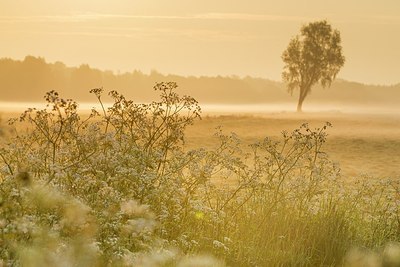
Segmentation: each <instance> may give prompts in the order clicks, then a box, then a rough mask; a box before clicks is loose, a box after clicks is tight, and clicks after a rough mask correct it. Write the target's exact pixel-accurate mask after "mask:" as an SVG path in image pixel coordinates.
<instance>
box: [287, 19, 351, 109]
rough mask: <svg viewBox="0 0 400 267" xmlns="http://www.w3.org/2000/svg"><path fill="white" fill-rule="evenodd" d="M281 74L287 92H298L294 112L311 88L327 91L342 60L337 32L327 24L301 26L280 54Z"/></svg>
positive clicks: (300, 107) (314, 23) (316, 23)
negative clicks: (281, 61)
mask: <svg viewBox="0 0 400 267" xmlns="http://www.w3.org/2000/svg"><path fill="white" fill-rule="evenodd" d="M282 60H283V62H284V63H285V66H284V68H283V72H282V78H283V81H284V82H286V83H287V86H288V91H289V92H290V93H291V94H293V91H294V90H295V89H299V90H300V95H299V102H298V104H297V111H298V112H301V111H302V105H303V102H304V99H305V98H306V96H307V95H308V94H309V93H310V92H311V88H312V86H313V85H315V84H317V83H320V84H321V85H322V87H324V88H325V87H329V86H330V85H331V83H332V81H333V80H334V79H335V78H336V75H337V74H338V72H339V70H340V68H341V67H342V66H343V65H344V62H345V58H344V56H343V54H342V46H341V38H340V32H339V31H338V30H334V29H332V27H331V25H330V24H329V23H328V22H327V21H326V20H322V21H316V22H311V23H309V24H307V25H304V26H303V27H302V28H301V30H300V35H297V36H296V37H294V38H293V39H292V40H291V41H290V43H289V45H288V47H287V49H286V50H285V51H284V52H283V54H282Z"/></svg>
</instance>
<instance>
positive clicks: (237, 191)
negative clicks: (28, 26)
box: [0, 83, 400, 266]
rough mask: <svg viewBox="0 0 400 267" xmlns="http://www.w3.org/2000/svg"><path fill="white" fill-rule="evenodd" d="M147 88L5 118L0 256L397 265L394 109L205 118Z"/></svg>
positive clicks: (59, 102) (30, 260) (51, 99)
mask: <svg viewBox="0 0 400 267" xmlns="http://www.w3.org/2000/svg"><path fill="white" fill-rule="evenodd" d="M155 89H156V91H157V92H158V93H159V94H160V99H159V100H156V101H155V102H152V103H149V104H135V103H134V102H132V101H131V100H129V99H126V98H125V97H124V96H123V95H121V94H119V93H117V92H111V93H110V95H111V97H112V99H113V100H114V103H113V105H112V106H111V107H110V108H100V109H98V110H96V111H93V112H92V113H91V114H81V113H79V110H78V106H77V103H76V102H74V101H72V100H64V99H63V98H62V97H61V96H59V95H58V94H57V93H56V92H54V91H52V92H49V93H47V94H46V101H47V103H48V104H49V106H48V108H47V109H46V110H35V109H28V110H27V111H26V112H25V113H23V114H22V115H21V116H20V117H18V118H17V119H15V120H13V121H11V125H5V124H3V128H2V129H3V131H2V141H1V148H0V156H1V161H0V162H1V163H0V166H1V169H0V189H1V197H0V215H1V216H0V258H1V259H2V260H1V261H0V263H1V264H2V265H6V266H7V265H11V266H13V265H14V266H398V264H399V263H400V245H399V241H400V197H399V195H400V182H399V172H398V170H397V169H396V166H398V163H399V162H400V159H399V155H398V153H397V151H399V148H400V139H399V137H398V136H399V133H400V130H399V129H398V127H397V125H398V122H399V117H397V116H396V115H388V114H386V115H384V114H379V115H377V114H375V115H372V114H346V113H340V112H339V113H338V112H334V113H332V112H324V113H303V114H294V113H287V112H286V113H264V114H255V115H248V114H235V115H226V114H225V115H222V114H211V113H207V114H201V112H200V106H199V104H198V103H197V101H196V100H195V99H193V98H192V97H189V96H179V95H178V94H177V93H176V92H175V89H176V84H175V83H158V84H157V85H156V86H155ZM91 92H92V93H93V95H94V97H97V99H98V100H99V103H100V106H103V105H102V97H103V95H104V94H105V92H103V90H102V89H93V90H92V91H91ZM200 117H202V119H200Z"/></svg>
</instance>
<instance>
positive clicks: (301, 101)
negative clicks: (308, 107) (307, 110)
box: [297, 98, 304, 112]
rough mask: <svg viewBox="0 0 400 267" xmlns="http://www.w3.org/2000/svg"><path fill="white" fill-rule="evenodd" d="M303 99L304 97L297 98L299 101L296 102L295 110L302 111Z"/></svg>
mask: <svg viewBox="0 0 400 267" xmlns="http://www.w3.org/2000/svg"><path fill="white" fill-rule="evenodd" d="M303 101H304V99H301V98H299V102H298V103H297V112H303V110H302V106H303Z"/></svg>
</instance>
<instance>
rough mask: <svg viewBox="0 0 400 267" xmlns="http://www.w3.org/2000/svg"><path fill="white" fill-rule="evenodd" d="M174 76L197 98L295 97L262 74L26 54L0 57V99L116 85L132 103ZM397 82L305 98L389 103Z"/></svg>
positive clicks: (347, 85) (72, 94)
mask: <svg viewBox="0 0 400 267" xmlns="http://www.w3.org/2000/svg"><path fill="white" fill-rule="evenodd" d="M161 81H175V82H177V83H178V85H179V88H180V89H179V90H180V94H188V95H191V96H193V97H195V98H196V99H197V100H199V101H200V103H226V104H228V103H229V104H239V103H243V104H252V103H254V104H259V103H270V102H275V103H277V102H292V101H293V102H296V100H297V96H293V97H292V96H290V94H288V93H287V91H286V88H285V85H284V84H283V83H281V82H276V81H271V80H267V79H262V78H252V77H245V78H240V77H236V76H229V77H221V76H217V77H204V76H202V77H193V76H189V77H184V76H177V75H163V74H161V73H158V72H157V71H152V72H151V73H150V74H145V73H142V72H140V71H137V70H135V71H132V72H126V73H121V74H120V73H118V74H116V73H114V72H112V71H101V70H98V69H94V68H91V67H90V66H89V65H87V64H83V65H81V66H79V67H68V66H66V65H65V64H64V63H62V62H55V63H47V62H46V61H45V59H44V58H41V57H39V58H37V57H33V56H27V57H25V59H24V60H23V61H19V60H13V59H9V58H3V59H0V101H41V100H42V97H43V95H44V94H45V92H47V91H50V90H56V91H58V92H60V93H61V94H62V96H63V97H66V98H73V99H75V100H79V101H94V100H95V99H94V97H93V96H92V95H90V94H89V90H90V89H92V88H96V87H103V88H104V89H105V90H117V91H119V92H121V93H123V94H124V95H125V96H127V97H128V98H131V99H133V100H134V101H137V102H142V101H145V102H147V101H151V100H153V99H154V97H155V92H154V91H153V86H154V84H155V83H156V82H161ZM399 96H400V84H397V85H395V86H372V85H364V84H360V83H354V82H347V81H344V80H338V81H336V82H335V83H334V84H333V85H332V87H331V88H329V89H325V90H323V89H321V88H318V87H317V88H315V89H314V91H313V92H312V94H311V96H310V98H308V99H307V101H310V102H314V101H315V102H325V101H330V102H332V101H333V102H335V101H337V102H338V103H343V102H357V103H375V104H379V102H382V103H386V104H387V103H393V104H397V103H396V102H397V101H396V100H395V99H400V97H399Z"/></svg>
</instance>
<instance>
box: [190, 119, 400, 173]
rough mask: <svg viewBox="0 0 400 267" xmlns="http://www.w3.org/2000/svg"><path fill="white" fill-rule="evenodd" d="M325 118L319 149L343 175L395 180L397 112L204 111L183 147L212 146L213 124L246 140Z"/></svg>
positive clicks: (399, 133) (399, 159)
mask: <svg viewBox="0 0 400 267" xmlns="http://www.w3.org/2000/svg"><path fill="white" fill-rule="evenodd" d="M326 121H329V122H331V123H332V125H333V127H332V128H330V129H329V131H328V134H329V137H328V141H327V143H326V146H325V151H326V152H327V153H328V154H329V156H330V158H331V159H332V160H334V161H335V162H337V163H338V164H340V167H341V169H342V174H343V175H344V176H346V177H348V178H351V177H354V176H359V175H360V174H369V175H371V176H373V177H377V178H388V177H390V178H393V179H397V178H400V170H399V168H398V166H400V153H399V151H400V127H399V125H400V116H398V115H383V114H381V115H371V114H342V113H303V114H296V113H276V114H273V113H268V114H267V113H266V114H257V115H249V114H244V115H240V114H234V115H219V114H208V115H207V114H206V115H204V116H203V119H202V120H201V121H197V122H196V123H195V125H194V126H192V127H189V128H188V130H187V135H186V136H187V139H186V140H187V145H188V147H208V148H211V147H213V146H214V145H215V139H213V138H212V135H211V133H213V132H214V131H215V128H216V127H217V126H220V125H221V126H223V129H224V131H226V132H235V133H236V134H238V136H240V138H241V139H242V140H243V141H244V142H246V143H248V144H250V143H253V142H255V141H257V140H261V139H262V138H264V137H266V136H268V137H274V138H275V137H276V138H277V137H279V136H280V133H281V131H282V130H288V131H292V130H293V129H295V128H297V127H298V126H299V125H301V124H302V123H304V122H308V123H309V124H310V127H311V128H314V127H320V126H321V125H323V124H324V123H325V122H326Z"/></svg>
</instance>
